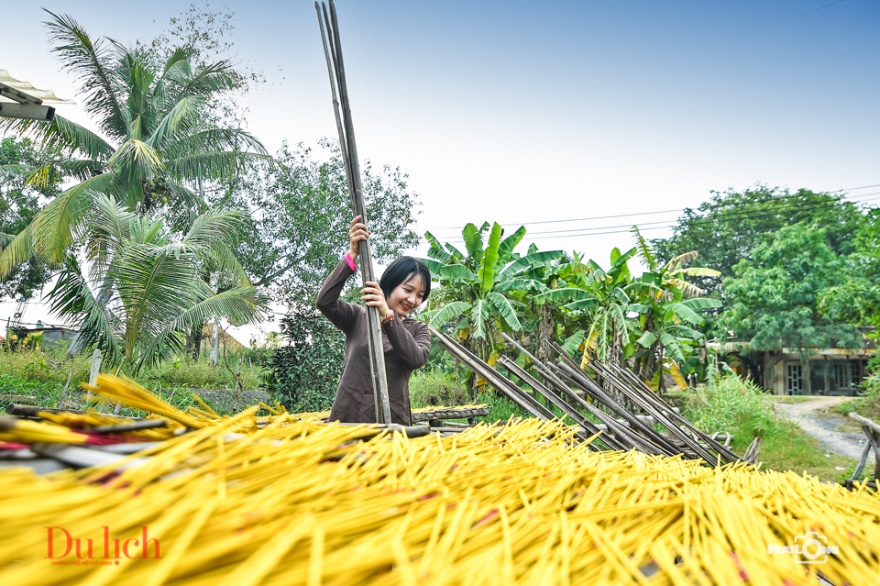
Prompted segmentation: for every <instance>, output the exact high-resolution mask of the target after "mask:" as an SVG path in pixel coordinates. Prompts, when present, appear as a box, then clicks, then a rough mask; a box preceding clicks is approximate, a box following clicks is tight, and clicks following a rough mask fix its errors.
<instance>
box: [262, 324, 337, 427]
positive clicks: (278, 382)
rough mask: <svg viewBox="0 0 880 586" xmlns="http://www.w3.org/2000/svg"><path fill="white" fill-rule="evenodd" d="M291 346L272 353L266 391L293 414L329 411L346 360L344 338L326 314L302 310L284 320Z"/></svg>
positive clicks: (268, 365)
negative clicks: (293, 412)
mask: <svg viewBox="0 0 880 586" xmlns="http://www.w3.org/2000/svg"><path fill="white" fill-rule="evenodd" d="M281 333H282V335H283V336H284V338H285V339H286V340H287V341H288V344H289V345H288V346H284V347H282V348H278V349H277V350H275V351H274V352H272V355H271V357H270V358H269V361H268V363H267V364H266V371H265V373H264V375H263V388H264V389H265V390H266V391H267V392H268V393H269V395H270V396H271V397H272V398H273V399H275V400H277V401H280V402H281V403H282V404H283V405H284V406H285V407H287V409H288V410H290V411H295V412H308V411H322V410H324V409H329V408H330V406H331V405H332V404H333V396H334V395H335V394H336V387H337V386H338V384H339V375H340V374H341V373H342V364H343V361H344V359H345V337H344V336H343V335H342V333H341V332H340V331H339V330H337V329H336V327H335V326H334V325H333V324H332V323H330V321H329V320H328V319H327V318H326V317H324V316H323V315H320V314H318V313H317V312H316V311H314V310H303V311H299V312H296V313H293V314H291V315H289V316H286V317H284V318H283V319H282V320H281Z"/></svg>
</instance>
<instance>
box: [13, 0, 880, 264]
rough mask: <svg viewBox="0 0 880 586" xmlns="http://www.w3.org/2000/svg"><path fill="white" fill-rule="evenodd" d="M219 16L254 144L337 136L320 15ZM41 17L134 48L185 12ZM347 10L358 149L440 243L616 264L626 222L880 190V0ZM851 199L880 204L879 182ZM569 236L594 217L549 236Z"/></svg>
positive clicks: (33, 57)
mask: <svg viewBox="0 0 880 586" xmlns="http://www.w3.org/2000/svg"><path fill="white" fill-rule="evenodd" d="M197 4H199V5H204V3H197ZM0 5H2V7H3V8H4V10H3V11H2V12H0V13H3V14H5V15H10V14H14V15H15V16H12V17H8V16H7V22H4V27H3V28H4V31H5V32H6V35H7V36H5V37H4V39H3V41H2V43H3V44H2V47H3V50H2V52H0V68H5V69H8V70H9V71H10V72H11V73H12V75H13V76H16V77H19V78H24V79H27V80H29V81H31V82H32V83H33V84H34V85H36V86H37V87H47V88H52V89H55V90H56V91H57V92H58V93H59V94H60V95H63V96H64V97H71V96H73V94H74V87H75V80H73V79H71V78H69V77H67V76H66V75H62V74H60V73H59V68H58V63H57V61H56V60H55V59H54V57H53V56H52V55H51V53H50V52H49V50H48V44H47V41H46V29H45V27H44V26H43V25H42V24H41V22H42V21H43V20H45V15H44V13H43V12H42V11H41V9H40V5H37V4H34V5H30V4H22V3H17V2H16V3H14V8H13V3H12V2H10V0H0ZM208 5H209V6H211V7H212V8H214V9H220V8H222V7H224V6H226V7H228V8H229V9H231V10H232V11H234V12H235V13H236V17H235V26H236V28H235V31H234V34H233V38H234V40H235V42H236V45H235V52H236V56H235V58H236V61H237V62H238V63H240V64H242V65H245V66H248V67H250V68H252V69H255V70H257V71H260V72H262V73H264V74H265V75H266V76H267V77H269V78H270V80H271V81H270V83H268V84H267V85H266V86H264V87H262V88H260V89H259V90H258V91H257V92H254V93H252V94H250V95H248V96H246V97H245V98H244V99H243V100H242V102H243V103H244V104H245V105H246V106H247V107H248V109H249V111H248V113H247V118H248V121H249V127H250V130H251V131H252V132H253V133H254V134H255V135H256V136H257V137H259V138H261V139H262V140H263V141H264V142H265V143H266V145H267V146H268V147H269V148H270V150H272V151H274V150H276V149H277V148H278V146H279V145H280V143H281V141H282V140H285V139H286V140H289V141H291V142H299V141H303V142H306V143H308V144H313V143H315V142H316V141H317V140H318V139H319V138H320V137H322V136H334V135H335V123H334V121H333V114H332V110H331V106H330V100H329V82H328V80H327V72H326V67H325V64H324V57H323V52H322V49H321V44H320V36H319V32H318V26H317V20H316V16H315V12H314V4H313V2H312V1H305V0H292V1H287V2H268V1H263V0H249V1H247V2H244V1H241V0H227V1H226V2H225V3H217V2H214V3H210V4H208ZM42 6H44V7H46V8H48V9H50V10H52V11H55V12H63V13H67V14H70V15H71V16H73V17H74V18H75V19H76V20H78V21H79V22H80V24H81V25H83V26H84V27H85V28H86V30H88V31H89V32H90V34H92V35H93V36H102V35H107V36H112V37H114V38H116V39H117V40H120V41H122V42H123V43H126V44H129V43H132V42H133V41H134V40H135V39H151V38H153V37H154V36H155V35H156V34H157V33H158V32H159V31H160V30H162V28H163V27H164V26H165V25H166V24H167V22H168V19H169V18H170V17H172V16H178V15H180V13H181V12H182V11H183V10H184V6H185V5H183V4H182V3H178V2H173V3H172V2H167V1H156V2H152V3H131V4H129V3H125V4H124V6H125V8H124V10H122V11H121V10H120V8H119V7H120V6H123V4H120V3H118V2H109V1H98V0H75V1H69V0H68V1H65V2H61V1H58V0H47V1H45V2H43V3H42ZM337 9H338V13H339V18H340V26H341V37H342V43H343V49H344V52H345V58H346V71H347V75H348V83H349V88H350V95H351V100H352V107H353V111H354V114H353V118H354V123H355V130H356V136H357V140H358V149H359V152H360V154H361V156H362V157H364V158H369V159H371V160H372V161H373V163H374V164H390V165H392V166H397V165H399V166H400V167H401V168H402V169H403V170H404V171H405V172H408V173H409V174H410V179H411V181H410V184H411V186H412V188H413V189H414V190H415V191H417V192H418V193H419V195H420V200H421V202H422V207H421V211H422V214H421V215H420V217H419V226H418V229H419V231H420V232H424V231H425V230H431V231H432V232H433V233H435V234H436V235H438V236H439V237H440V238H441V240H447V241H453V240H455V239H456V238H457V237H458V236H459V235H460V227H461V226H463V225H464V224H465V223H467V222H475V223H479V222H482V221H483V220H489V221H499V222H501V223H502V225H504V226H506V227H507V228H508V229H510V230H512V229H514V228H516V227H517V226H518V225H519V224H520V223H527V224H526V226H527V228H528V234H527V235H526V239H525V241H526V242H528V241H534V242H535V243H536V244H538V246H539V248H541V249H544V250H546V249H555V248H561V249H565V250H568V251H571V250H577V251H580V252H582V253H583V254H585V255H586V256H587V257H590V258H594V259H595V260H597V261H598V262H600V263H602V264H607V259H608V254H609V252H610V249H611V247H612V246H619V247H621V248H628V247H630V246H631V245H632V238H631V236H630V234H628V232H627V230H626V226H629V225H631V224H633V223H643V224H645V226H644V234H645V236H648V237H660V236H665V235H668V234H669V233H670V232H669V226H670V225H671V224H672V223H673V222H674V220H675V218H676V217H677V213H674V212H673V213H666V214H654V215H647V216H626V214H635V213H643V212H656V211H661V210H680V209H681V208H684V207H696V206H698V205H699V204H700V203H701V202H703V201H705V200H706V199H707V198H708V197H709V196H710V191H711V190H720V191H723V190H726V189H727V188H734V189H744V188H747V187H749V186H753V185H755V184H756V183H763V184H767V185H770V186H782V187H788V188H791V189H797V188H800V187H806V188H810V189H814V190H827V191H833V190H840V189H850V188H860V187H864V186H876V185H877V184H880V165H878V162H880V141H878V137H880V135H878V129H880V35H878V30H880V2H876V1H875V0H840V1H836V2H835V1H832V0H799V1H791V0H764V1H748V0H738V1H736V2H709V1H706V0H703V1H689V0H680V1H661V0H653V1H646V0H642V1H624V0H619V1H610V0H606V1H594V0H584V1H580V2H573V1H568V2H565V1H560V2H553V3H543V2H511V1H504V2H502V1H496V0H492V1H471V2H463V1H458V0H447V1H443V2H430V3H428V2H413V1H397V0H377V1H372V2H366V1H357V2H356V1H354V0H339V2H338V4H337ZM10 34H11V36H10ZM74 108H75V107H74ZM61 112H62V113H63V114H64V115H67V116H69V117H71V118H74V119H79V118H77V113H76V112H72V111H70V109H69V108H65V109H64V110H61ZM849 193H850V195H851V197H853V199H854V200H856V201H862V202H865V203H867V204H870V205H877V202H878V201H880V186H877V187H871V188H865V189H852V191H850V192H849ZM621 215H623V216H624V217H618V218H606V216H621ZM583 218H587V219H583ZM590 218H594V219H592V220H590ZM570 219H579V220H577V221H569V222H557V223H552V224H531V222H551V221H558V220H570ZM648 222H659V224H651V225H649V224H648ZM561 230H570V231H569V232H559V231H561ZM588 231H592V232H594V234H592V235H587V234H586V232H588ZM547 232H551V233H550V234H547ZM607 232H611V233H610V234H609V233H607ZM595 233H602V234H595Z"/></svg>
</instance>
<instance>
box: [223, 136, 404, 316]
mask: <svg viewBox="0 0 880 586" xmlns="http://www.w3.org/2000/svg"><path fill="white" fill-rule="evenodd" d="M250 169H251V172H249V173H246V174H242V175H241V176H240V177H239V178H238V179H237V180H236V182H235V185H234V186H233V187H232V188H231V189H229V190H226V191H225V192H223V193H220V194H218V195H217V196H216V197H215V198H213V199H212V201H213V202H214V203H215V205H220V206H222V207H228V208H233V209H239V210H243V211H246V212H247V213H248V220H247V222H246V225H245V228H244V230H243V231H242V233H241V234H240V235H239V237H238V239H237V241H236V245H235V251H236V256H237V257H238V258H239V259H240V260H241V262H242V265H243V266H244V267H245V270H246V271H247V272H248V274H249V275H250V276H251V280H252V282H253V283H254V285H256V286H259V287H265V288H267V289H268V290H269V291H270V292H271V294H272V296H273V298H274V299H275V300H276V301H283V302H286V303H288V304H306V305H312V300H313V299H314V297H315V295H316V294H317V292H318V290H319V289H320V287H321V284H322V283H323V280H324V279H325V278H326V276H327V273H328V272H329V270H330V268H332V267H333V266H334V265H335V264H336V263H337V262H339V259H340V258H341V256H342V254H343V253H344V251H345V250H346V249H347V246H348V225H349V223H350V222H351V216H352V213H351V211H350V210H351V203H350V198H349V195H348V186H347V183H346V179H345V169H344V166H343V161H342V156H341V154H340V151H339V147H338V145H337V144H336V143H334V142H331V141H328V140H323V141H321V143H320V152H319V153H315V152H313V150H312V149H310V148H306V147H304V146H303V145H297V146H296V147H295V148H293V149H291V148H290V147H289V146H288V145H287V144H285V145H283V146H282V148H281V150H280V151H279V153H278V154H277V155H276V158H275V164H274V165H270V164H266V163H257V164H253V165H250ZM361 170H362V175H363V179H362V180H363V187H364V201H365V204H366V208H367V217H368V220H369V225H370V230H371V231H372V232H373V236H372V238H371V240H370V243H371V246H372V252H373V258H374V260H375V261H376V262H377V263H380V264H381V263H387V262H389V261H390V260H392V259H394V258H395V257H397V256H400V255H401V254H402V253H403V252H404V251H406V250H407V249H411V248H414V247H415V246H416V245H417V244H418V235H417V234H416V233H415V232H413V231H412V229H411V226H412V224H413V223H414V222H415V216H416V214H417V213H418V202H417V194H415V193H413V192H412V191H411V189H410V187H409V185H408V183H407V179H408V178H407V176H406V175H405V174H404V173H402V172H401V171H400V169H392V168H390V167H387V166H386V167H383V168H382V169H379V170H377V169H374V168H373V166H372V165H371V164H370V162H369V161H366V162H365V163H364V164H363V165H362V167H361Z"/></svg>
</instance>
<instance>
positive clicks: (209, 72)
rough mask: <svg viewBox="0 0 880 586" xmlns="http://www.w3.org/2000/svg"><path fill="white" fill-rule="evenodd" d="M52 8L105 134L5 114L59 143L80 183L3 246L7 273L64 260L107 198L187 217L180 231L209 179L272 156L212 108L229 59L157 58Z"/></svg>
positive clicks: (225, 83)
mask: <svg viewBox="0 0 880 586" xmlns="http://www.w3.org/2000/svg"><path fill="white" fill-rule="evenodd" d="M47 12H48V11H47ZM48 13H49V15H50V16H51V19H50V20H49V21H48V22H47V23H46V24H47V26H48V27H49V31H50V35H49V36H50V39H51V41H52V42H53V44H54V47H53V51H54V52H55V53H56V54H57V55H58V56H59V58H60V60H61V64H62V68H63V69H64V70H66V71H68V72H70V73H72V74H74V75H76V77H77V78H78V79H79V81H80V88H79V89H80V92H79V93H80V95H81V100H82V103H83V107H84V109H85V111H86V112H87V113H88V114H89V115H91V117H92V118H93V120H94V122H95V124H96V125H97V128H98V129H99V132H92V131H91V130H89V129H88V128H86V127H84V126H81V125H79V124H76V123H74V122H72V121H70V120H68V119H66V118H64V117H63V116H55V119H54V120H53V121H52V122H51V123H46V122H40V121H33V120H14V119H6V120H5V121H4V122H3V124H2V127H5V129H6V130H11V131H13V132H18V133H21V134H30V135H33V136H34V137H35V138H37V139H38V140H40V141H42V143H43V144H44V145H46V146H51V147H57V148H60V149H62V151H63V152H64V153H66V154H67V155H69V157H70V159H71V161H70V168H71V169H72V172H73V174H74V176H75V177H76V178H77V180H78V183H76V184H75V185H73V186H72V187H70V188H69V189H67V190H66V191H64V192H63V193H62V194H61V195H59V196H58V197H56V198H55V199H54V200H53V201H52V202H51V203H49V204H48V205H47V206H46V207H45V208H44V209H43V210H41V212H40V213H39V214H38V215H37V217H36V218H35V219H34V221H33V222H32V223H31V225H30V226H29V227H28V228H27V229H25V230H23V231H22V232H20V233H19V234H18V235H17V236H16V237H15V238H14V239H13V240H12V241H11V242H9V243H8V245H7V246H6V247H5V248H4V249H3V250H2V252H0V279H3V278H4V277H5V276H6V275H7V274H9V272H10V271H11V270H12V268H13V267H14V266H16V265H18V264H20V263H22V262H24V261H26V260H28V259H29V258H31V257H32V256H38V257H40V258H42V259H45V260H47V261H49V262H51V263H55V264H59V263H61V262H62V261H63V260H64V258H65V255H66V254H67V252H68V251H69V249H70V247H71V246H72V245H73V244H74V243H75V242H78V241H82V239H83V238H84V236H85V234H87V233H88V232H89V231H90V228H89V222H90V219H91V214H90V210H91V209H92V208H93V206H94V204H95V202H96V201H97V198H99V197H101V196H106V197H109V198H110V199H111V200H113V201H114V202H118V203H119V204H121V205H122V206H123V207H124V208H125V209H127V210H129V211H137V212H139V213H141V214H147V215H157V213H158V212H161V214H162V215H165V216H166V217H177V218H185V219H186V221H180V222H177V224H178V225H177V226H175V227H176V228H177V229H180V230H181V231H183V230H185V228H186V226H187V224H188V222H189V221H190V220H191V219H192V218H193V217H195V216H197V215H198V214H199V213H200V212H201V211H203V207H202V206H203V205H204V204H203V201H202V198H201V197H200V195H199V193H198V191H199V186H200V185H201V184H202V183H203V182H208V181H214V180H218V179H222V178H224V177H228V176H230V174H232V173H234V172H235V171H236V170H237V169H238V168H239V166H240V165H241V164H242V162H243V161H245V160H246V159H248V158H250V157H263V156H266V152H265V149H264V148H263V146H262V145H261V144H260V142H259V141H257V140H256V139H255V138H254V137H252V136H251V135H250V134H249V133H247V132H245V131H243V130H241V129H239V128H227V127H223V126H220V125H218V124H216V123H215V122H214V121H213V120H214V119H215V117H213V116H211V115H210V112H209V106H210V104H211V102H212V100H215V99H217V98H218V97H219V96H220V95H222V94H223V93H224V92H227V91H229V90H232V89H234V88H235V87H236V86H237V85H238V84H239V83H240V80H241V77H240V76H238V75H236V74H235V72H234V70H233V69H232V68H231V66H230V64H229V63H227V62H224V61H221V62H218V63H214V64H209V65H206V66H203V67H197V66H194V65H193V62H192V60H191V57H192V56H191V55H190V53H189V52H188V51H187V50H184V49H178V50H176V51H174V52H173V53H172V54H171V56H170V57H169V58H167V59H165V60H160V59H159V58H158V57H157V56H156V54H155V53H154V52H151V51H150V50H148V49H146V48H144V47H142V46H135V47H134V48H127V47H124V46H123V45H121V44H120V43H118V42H116V41H114V40H112V39H109V38H98V39H94V40H93V39H92V37H91V36H89V34H88V33H87V32H86V31H85V30H84V29H83V28H82V27H81V26H80V25H79V24H78V23H77V22H76V21H74V20H73V19H72V18H71V17H69V16H66V15H56V14H54V13H52V12H48ZM49 170H50V168H49V167H45V168H42V169H38V170H35V171H34V173H33V174H32V181H34V182H35V183H37V184H39V183H40V182H42V181H45V180H46V177H47V174H48V172H49Z"/></svg>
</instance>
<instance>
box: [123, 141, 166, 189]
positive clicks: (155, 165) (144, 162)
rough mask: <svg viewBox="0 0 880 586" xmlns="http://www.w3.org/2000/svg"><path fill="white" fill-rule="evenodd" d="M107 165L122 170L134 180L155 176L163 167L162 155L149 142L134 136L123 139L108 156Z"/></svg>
mask: <svg viewBox="0 0 880 586" xmlns="http://www.w3.org/2000/svg"><path fill="white" fill-rule="evenodd" d="M109 165H110V166H111V167H116V168H119V169H120V170H122V174H123V175H124V176H130V177H133V178H135V179H136V180H140V179H141V178H151V177H155V176H156V175H159V174H161V173H162V171H163V170H164V169H165V164H164V162H163V161H162V155H160V154H159V152H158V151H156V149H154V148H153V147H151V146H150V145H149V144H147V143H145V142H143V141H142V140H138V139H136V138H130V139H128V140H127V141H125V143H124V144H123V145H122V146H121V147H119V149H118V150H117V151H116V153H114V154H113V156H112V157H111V158H110V161H109Z"/></svg>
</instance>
